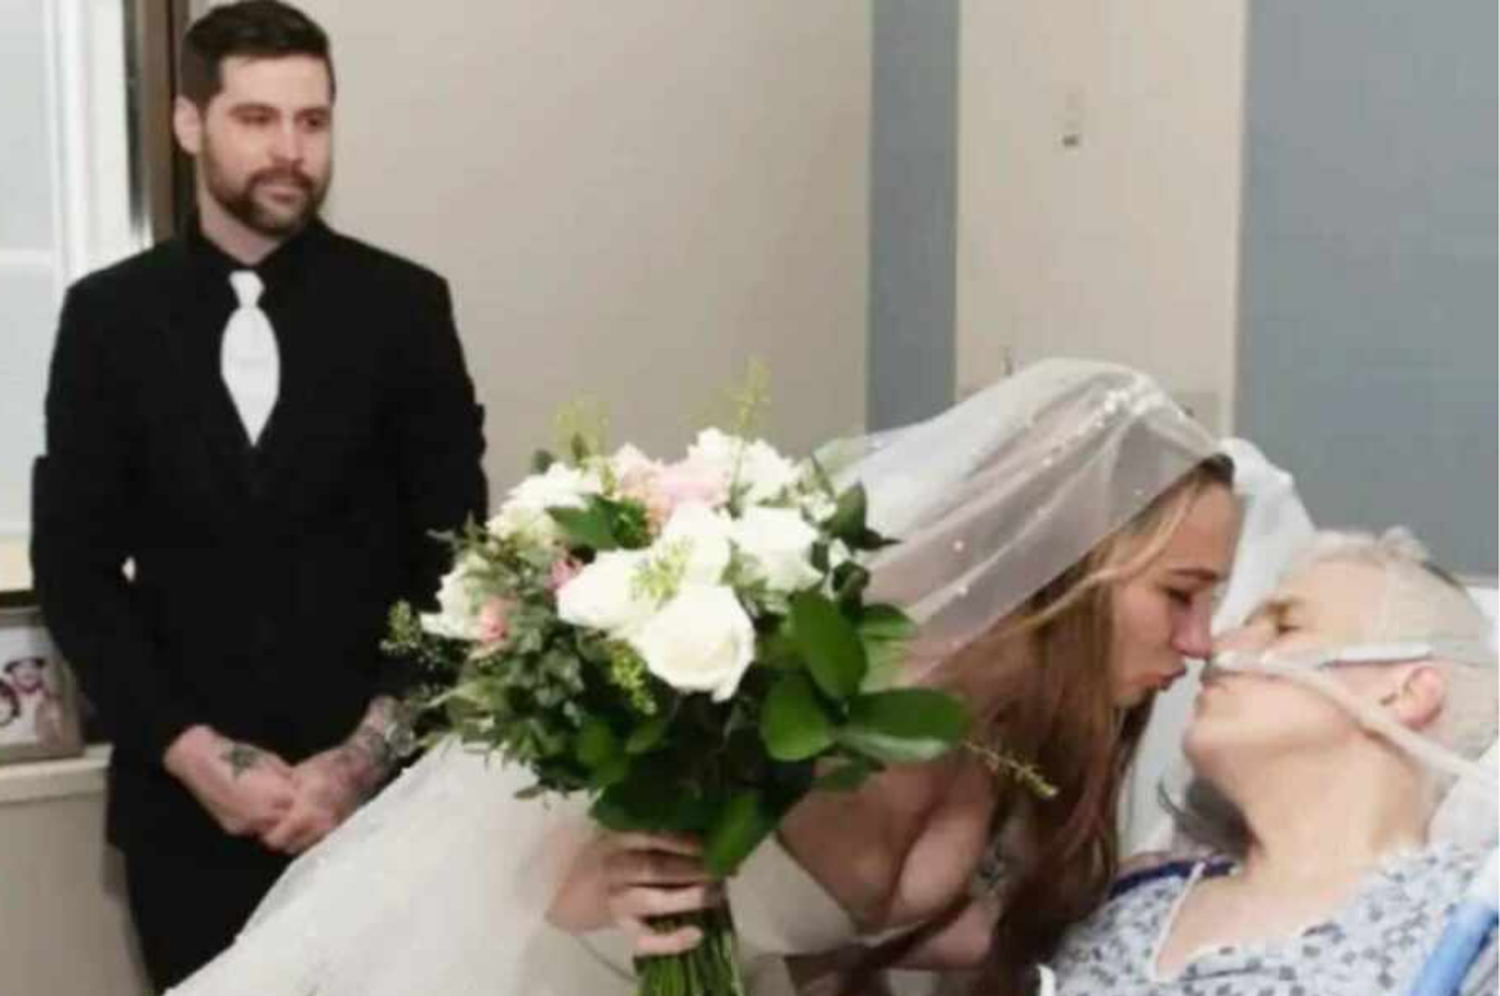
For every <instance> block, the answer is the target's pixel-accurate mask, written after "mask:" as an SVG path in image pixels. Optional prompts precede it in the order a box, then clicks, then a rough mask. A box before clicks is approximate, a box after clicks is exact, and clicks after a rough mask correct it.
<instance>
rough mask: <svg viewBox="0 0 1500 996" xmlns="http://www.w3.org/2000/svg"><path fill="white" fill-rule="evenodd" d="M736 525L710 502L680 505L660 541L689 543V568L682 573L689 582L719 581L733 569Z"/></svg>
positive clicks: (686, 581) (664, 528)
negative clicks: (731, 562)
mask: <svg viewBox="0 0 1500 996" xmlns="http://www.w3.org/2000/svg"><path fill="white" fill-rule="evenodd" d="M733 528H734V526H733V523H731V522H730V521H729V518H728V516H726V515H724V514H723V513H721V512H715V511H714V510H713V509H711V508H709V507H708V506H707V505H699V504H696V503H694V504H688V505H679V506H678V507H677V509H676V510H675V511H673V513H672V517H671V518H670V519H668V520H667V524H666V525H665V526H664V527H663V528H662V531H661V538H660V539H659V540H658V541H657V542H658V544H670V543H685V544H687V546H688V558H687V569H686V571H684V572H683V575H682V579H683V581H684V582H685V583H688V584H718V583H719V582H721V581H723V580H724V572H725V571H726V570H728V568H729V558H730V554H731V553H732V550H731V549H730V545H729V543H730V536H731V533H732V530H733Z"/></svg>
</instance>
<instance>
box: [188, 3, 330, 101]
mask: <svg viewBox="0 0 1500 996" xmlns="http://www.w3.org/2000/svg"><path fill="white" fill-rule="evenodd" d="M232 55H239V56H248V57H250V58H256V59H274V58H280V57H283V56H290V55H310V56H312V57H313V58H315V59H321V60H322V61H323V65H324V66H326V67H327V69H328V87H329V93H330V95H331V94H332V93H333V91H334V89H335V87H334V79H333V56H332V54H331V53H330V51H329V45H328V35H327V34H326V33H325V32H324V31H323V29H322V28H320V27H318V25H317V24H316V23H315V22H314V21H313V19H312V18H310V17H308V16H307V15H306V14H304V13H302V11H300V10H298V9H297V8H296V7H293V6H292V5H291V4H287V3H282V2H281V0H239V2H238V3H227V4H223V5H221V6H218V7H215V8H214V9H213V10H211V11H209V12H208V13H207V14H205V15H203V16H202V17H200V18H199V19H198V20H197V21H195V22H193V26H192V27H190V28H188V31H187V35H186V36H184V38H183V40H182V59H181V65H180V66H179V67H178V69H179V72H178V89H179V91H180V92H181V94H182V95H183V96H184V97H186V98H187V99H188V100H191V101H192V102H193V103H194V104H196V105H197V106H198V108H199V110H202V109H203V108H205V107H207V106H208V102H209V101H210V100H213V98H214V96H215V95H216V94H217V93H218V92H219V91H220V90H222V89H224V76H223V66H224V60H225V59H226V58H227V57H229V56H232Z"/></svg>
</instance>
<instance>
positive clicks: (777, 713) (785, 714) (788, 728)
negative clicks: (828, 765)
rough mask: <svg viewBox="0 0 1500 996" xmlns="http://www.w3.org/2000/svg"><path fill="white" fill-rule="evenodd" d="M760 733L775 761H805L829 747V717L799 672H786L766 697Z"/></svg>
mask: <svg viewBox="0 0 1500 996" xmlns="http://www.w3.org/2000/svg"><path fill="white" fill-rule="evenodd" d="M760 736H761V739H762V740H763V741H764V742H765V745H766V750H767V751H768V752H769V753H770V755H771V756H772V757H773V758H775V759H776V760H778V761H806V760H807V759H808V758H812V757H817V756H818V755H819V754H821V753H823V752H824V751H825V750H827V749H828V748H829V747H832V746H833V743H834V736H833V720H832V719H831V718H830V717H829V715H828V712H827V711H826V710H825V709H824V708H823V703H822V702H820V701H819V700H818V692H817V689H815V688H813V684H812V682H811V681H809V680H808V679H807V676H806V675H804V674H801V673H792V674H788V675H786V676H785V677H784V678H782V679H781V680H780V681H779V682H777V683H776V685H775V687H773V688H772V689H771V694H770V695H768V696H766V702H765V705H764V706H763V707H762V709H761V713H760Z"/></svg>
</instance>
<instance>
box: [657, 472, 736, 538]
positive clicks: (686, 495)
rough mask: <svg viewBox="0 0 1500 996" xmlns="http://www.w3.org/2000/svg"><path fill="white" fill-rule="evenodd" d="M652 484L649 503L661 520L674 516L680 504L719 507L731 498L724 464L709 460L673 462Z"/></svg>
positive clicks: (658, 519)
mask: <svg viewBox="0 0 1500 996" xmlns="http://www.w3.org/2000/svg"><path fill="white" fill-rule="evenodd" d="M651 484H652V486H651V493H650V495H649V497H648V498H647V501H646V507H647V509H648V510H649V511H650V513H651V518H652V519H653V520H654V521H656V522H658V523H660V522H665V521H666V520H667V519H669V518H671V517H672V512H673V511H675V510H676V509H677V507H678V506H679V505H687V504H697V505H707V506H708V507H709V508H718V507H719V506H720V505H723V504H724V503H725V502H726V501H728V500H729V479H728V478H727V477H726V476H725V474H724V472H723V470H722V469H721V468H719V467H716V466H714V465H712V464H708V463H703V462H696V461H693V460H682V461H680V462H678V463H674V464H671V465H669V466H667V467H665V468H663V469H662V471H661V472H660V473H659V474H657V475H656V478H655V480H654V481H652V482H651Z"/></svg>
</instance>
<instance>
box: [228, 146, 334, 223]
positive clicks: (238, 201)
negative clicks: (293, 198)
mask: <svg viewBox="0 0 1500 996" xmlns="http://www.w3.org/2000/svg"><path fill="white" fill-rule="evenodd" d="M199 167H200V168H201V169H202V170H203V178H204V181H205V186H206V187H207V188H208V193H209V196H210V197H212V198H213V199H214V200H215V201H217V202H218V203H219V206H220V207H222V208H223V209H224V211H225V212H226V213H228V214H229V215H230V216H231V217H233V218H235V219H237V220H238V221H239V222H240V223H241V224H243V225H244V226H245V227H246V228H249V229H250V230H251V231H254V232H259V233H260V234H261V235H265V236H268V237H270V238H273V239H281V238H285V237H287V236H289V235H294V234H296V233H297V232H299V231H301V230H302V228H303V226H305V225H306V224H307V222H308V220H309V219H311V218H312V217H313V216H315V215H316V214H317V213H318V209H319V208H320V207H322V206H323V198H325V197H326V196H327V195H328V180H329V178H327V177H325V178H324V181H323V183H322V184H321V185H319V184H318V182H317V181H316V180H314V179H313V178H312V177H310V176H308V175H307V174H306V173H303V172H302V171H301V170H298V169H295V168H287V169H275V168H273V169H263V170H260V171H258V172H256V173H252V174H251V175H250V178H249V179H247V180H246V181H245V182H244V185H243V186H240V187H238V188H236V187H235V186H234V184H233V182H232V181H231V180H230V179H229V178H228V177H226V176H225V175H224V172H223V170H221V169H220V168H219V163H218V160H217V159H216V158H215V156H214V154H213V150H212V148H210V147H209V146H207V145H205V146H204V149H203V155H202V156H201V157H200V158H199ZM270 183H279V184H295V185H296V186H297V187H299V188H301V190H302V191H303V193H304V194H305V196H304V198H303V200H302V209H301V210H300V211H297V212H296V213H295V214H290V215H283V214H279V213H274V212H271V211H267V210H266V209H265V208H263V207H262V206H261V205H260V204H259V203H258V202H257V201H256V198H255V195H256V192H257V191H258V190H259V189H260V188H261V187H262V186H264V185H266V184H270Z"/></svg>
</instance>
